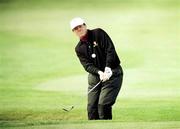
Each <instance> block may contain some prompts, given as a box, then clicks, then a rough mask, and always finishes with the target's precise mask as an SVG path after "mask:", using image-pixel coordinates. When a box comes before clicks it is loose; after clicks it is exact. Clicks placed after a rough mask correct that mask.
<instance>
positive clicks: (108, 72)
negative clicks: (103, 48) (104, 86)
mask: <svg viewBox="0 0 180 129" xmlns="http://www.w3.org/2000/svg"><path fill="white" fill-rule="evenodd" d="M111 76H112V70H111V68H110V67H105V70H104V80H105V81H107V80H109V78H110V77H111Z"/></svg>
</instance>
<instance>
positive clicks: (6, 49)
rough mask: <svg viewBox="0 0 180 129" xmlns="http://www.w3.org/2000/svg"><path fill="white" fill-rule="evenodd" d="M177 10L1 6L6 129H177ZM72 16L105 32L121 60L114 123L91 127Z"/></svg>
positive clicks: (0, 91) (110, 4)
mask: <svg viewBox="0 0 180 129" xmlns="http://www.w3.org/2000/svg"><path fill="white" fill-rule="evenodd" d="M80 6H81V8H80ZM178 7H179V2H178V0H173V1H170V0H165V1H162V0H157V1H154V2H152V1H149V0H148V1H145V0H129V1H124V0H122V1H116V0H113V1H109V0H106V1H104V3H103V6H102V3H101V2H100V1H92V0H91V2H88V1H86V2H84V1H80V0H79V1H73V2H72V3H71V4H70V2H66V1H52V2H50V3H49V2H47V1H41V3H40V2H36V1H29V2H28V3H26V2H24V1H15V2H11V1H10V2H9V3H8V2H3V3H2V2H1V3H0V128H63V129H66V128H67V129H69V128H71V129H75V128H77V129H81V128H82V129H84V128H86V129H89V128H107V129H111V128H112V129H119V128H122V129H123V128H124V129H127V128H134V129H144V128H147V129H155V128H158V129H161V128H162V129H170V128H179V127H180V124H179V121H180V104H179V99H180V94H179V93H180V88H179V84H180V80H179V76H180V74H179V73H180V70H179V67H180V62H179V61H178V60H179V59H180V56H179V55H180V47H179V37H178V35H179V26H180V23H179V22H178V18H179V15H178V13H179V12H178ZM82 9H83V11H82ZM74 16H82V17H83V18H85V19H86V20H87V25H88V27H89V28H96V27H101V28H103V29H105V30H106V31H107V32H108V34H109V35H110V36H111V37H112V39H113V41H114V44H115V46H116V50H117V52H118V55H119V57H120V58H121V61H122V66H123V68H124V82H123V87H122V89H121V92H120V94H119V96H118V99H117V102H116V105H114V110H113V120H112V121H108V122H105V121H92V122H90V121H87V113H86V100H87V98H86V97H87V96H86V94H87V79H86V73H85V72H84V70H83V69H82V66H81V65H80V63H79V61H78V59H77V57H76V55H75V52H74V47H75V45H76V42H77V40H78V39H77V38H76V37H75V36H74V35H73V34H72V32H71V31H70V28H69V21H70V19H71V18H73V17H74ZM71 105H74V106H75V108H74V109H73V110H72V111H71V112H69V113H67V112H64V111H63V110H62V108H63V107H70V106H71Z"/></svg>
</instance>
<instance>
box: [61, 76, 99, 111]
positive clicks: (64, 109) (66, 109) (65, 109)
mask: <svg viewBox="0 0 180 129" xmlns="http://www.w3.org/2000/svg"><path fill="white" fill-rule="evenodd" d="M101 82H102V80H100V81H99V82H98V83H97V84H96V85H95V86H93V88H92V89H91V90H89V91H88V94H89V93H90V92H92V91H93V90H94V89H95V88H96V87H97V86H98V85H99V84H100V83H101ZM73 108H74V106H71V108H69V109H68V108H63V109H62V110H63V111H65V112H70V111H71V110H72V109H73Z"/></svg>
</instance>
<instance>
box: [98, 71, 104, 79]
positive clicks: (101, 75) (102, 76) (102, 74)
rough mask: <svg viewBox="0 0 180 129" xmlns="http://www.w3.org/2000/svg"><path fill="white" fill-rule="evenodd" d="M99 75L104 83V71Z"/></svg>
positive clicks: (99, 72)
mask: <svg viewBox="0 0 180 129" xmlns="http://www.w3.org/2000/svg"><path fill="white" fill-rule="evenodd" d="M98 74H99V78H100V80H102V81H103V79H104V73H103V72H102V71H98Z"/></svg>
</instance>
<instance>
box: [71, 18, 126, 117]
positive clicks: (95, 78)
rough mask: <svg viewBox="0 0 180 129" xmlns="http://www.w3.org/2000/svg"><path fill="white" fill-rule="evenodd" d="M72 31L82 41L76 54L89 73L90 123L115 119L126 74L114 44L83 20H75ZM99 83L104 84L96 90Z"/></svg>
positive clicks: (72, 23) (76, 48)
mask: <svg viewBox="0 0 180 129" xmlns="http://www.w3.org/2000/svg"><path fill="white" fill-rule="evenodd" d="M70 27H71V29H72V31H73V32H74V33H75V34H76V35H77V36H78V37H79V39H80V40H79V42H78V44H77V46H76V47H75V52H76V54H77V56H78V58H79V60H80V62H81V64H82V66H83V67H84V69H85V70H86V71H87V72H88V73H89V75H88V84H89V87H88V91H90V92H88V105H87V111H88V119H89V120H98V119H102V120H106V119H112V106H113V104H114V103H115V101H116V98H117V95H118V93H119V91H120V89H121V85H122V80H123V70H122V68H121V66H120V60H119V58H118V55H117V53H116V51H115V47H114V45H113V42H112V40H111V38H110V37H109V36H108V34H107V33H106V32H105V31H104V30H102V29H100V28H97V29H93V30H89V29H87V26H86V23H85V22H84V20H83V19H82V18H79V17H76V18H73V19H72V20H71V21H70ZM98 82H101V83H99V85H98V86H97V87H95V88H93V86H95V85H96V84H98ZM92 88H93V90H91V89H92Z"/></svg>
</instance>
